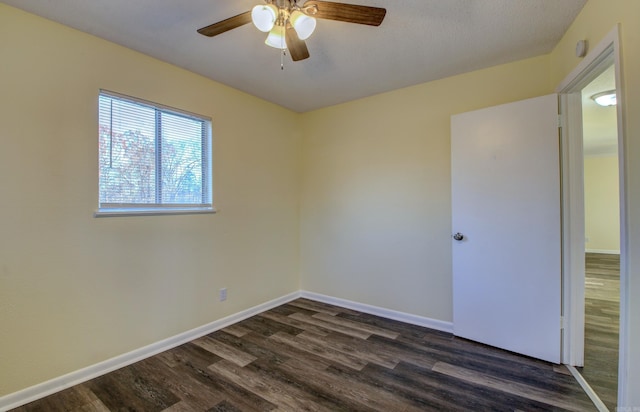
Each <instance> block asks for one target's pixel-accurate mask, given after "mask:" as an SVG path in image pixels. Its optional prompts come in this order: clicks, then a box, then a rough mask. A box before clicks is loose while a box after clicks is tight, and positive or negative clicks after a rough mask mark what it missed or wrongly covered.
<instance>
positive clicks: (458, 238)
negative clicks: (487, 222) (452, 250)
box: [453, 232, 464, 242]
mask: <svg viewBox="0 0 640 412" xmlns="http://www.w3.org/2000/svg"><path fill="white" fill-rule="evenodd" d="M462 239H464V235H463V234H462V233H460V232H458V233H456V234H455V235H453V240H457V241H458V242H459V241H461V240H462Z"/></svg>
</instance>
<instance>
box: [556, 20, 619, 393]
mask: <svg viewBox="0 0 640 412" xmlns="http://www.w3.org/2000/svg"><path fill="white" fill-rule="evenodd" d="M612 63H613V64H614V65H615V79H616V94H617V101H618V106H617V123H618V125H617V126H618V162H619V171H618V172H619V179H620V181H619V184H620V335H619V336H620V337H619V342H620V343H619V362H618V404H619V405H624V404H625V403H624V400H625V399H627V393H626V380H627V375H628V364H627V359H628V354H627V353H628V348H627V345H626V342H627V339H626V336H627V333H628V327H627V322H628V314H629V298H628V292H627V291H628V282H629V275H628V270H627V268H628V235H627V233H628V218H627V203H626V199H627V190H626V183H625V182H626V181H627V179H626V173H625V170H626V169H625V164H626V156H625V141H626V139H625V133H624V128H625V127H624V126H625V122H624V119H625V105H624V90H625V89H624V82H623V76H622V74H623V73H622V64H621V63H622V62H621V53H620V35H619V25H616V26H615V27H614V28H613V29H612V30H611V31H610V32H609V33H608V34H607V35H606V36H605V37H604V39H603V40H602V41H600V43H598V45H596V47H594V48H593V50H592V51H591V52H590V53H589V54H588V55H587V56H586V57H585V58H584V59H583V60H582V61H581V62H580V64H578V66H577V67H576V68H575V69H574V70H573V71H572V72H571V73H570V74H569V75H568V76H567V77H566V78H565V79H564V80H563V81H562V82H561V83H560V85H559V86H558V87H557V88H556V92H557V93H558V94H559V99H560V113H561V116H560V119H561V125H562V127H561V129H562V132H561V159H562V165H561V170H562V178H561V182H562V216H563V220H562V228H563V235H562V241H563V246H562V248H563V268H562V270H563V293H562V296H563V305H562V306H563V319H564V322H563V327H564V329H563V344H562V346H563V351H562V362H563V363H565V364H567V365H571V366H582V365H583V363H584V320H585V319H584V317H585V316H584V277H585V276H584V270H585V268H584V253H585V252H584V247H585V234H584V233H585V228H584V226H585V221H584V177H583V173H584V171H583V148H582V101H581V97H580V91H581V90H582V89H583V88H584V87H585V86H586V85H587V84H588V83H590V82H591V81H592V80H593V79H595V78H596V77H597V76H598V75H599V74H600V73H601V72H602V71H603V70H604V69H605V68H606V67H609V66H610V65H611V64H612Z"/></svg>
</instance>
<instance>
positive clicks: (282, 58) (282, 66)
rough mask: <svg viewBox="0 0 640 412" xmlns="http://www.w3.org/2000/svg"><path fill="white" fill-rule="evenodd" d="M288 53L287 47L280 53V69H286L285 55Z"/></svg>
mask: <svg viewBox="0 0 640 412" xmlns="http://www.w3.org/2000/svg"><path fill="white" fill-rule="evenodd" d="M286 54H287V49H282V54H281V55H280V70H284V56H285V55H286Z"/></svg>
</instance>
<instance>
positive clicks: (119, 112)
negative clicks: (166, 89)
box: [98, 91, 213, 214]
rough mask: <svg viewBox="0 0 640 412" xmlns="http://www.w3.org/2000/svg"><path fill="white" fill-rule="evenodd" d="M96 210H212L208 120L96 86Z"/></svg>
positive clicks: (209, 124) (127, 211)
mask: <svg viewBox="0 0 640 412" xmlns="http://www.w3.org/2000/svg"><path fill="white" fill-rule="evenodd" d="M98 111H99V132H98V136H99V145H98V148H99V168H100V171H99V209H98V214H100V213H101V212H102V213H105V212H106V213H108V212H112V213H113V212H116V213H120V212H121V213H137V212H142V213H153V212H154V211H155V212H169V211H174V212H179V211H186V212H188V211H212V210H213V206H212V193H211V191H212V190H211V149H210V148H211V121H210V120H209V119H208V118H204V117H201V116H197V115H194V114H191V113H187V112H183V111H179V110H176V109H170V108H167V107H164V106H161V105H157V104H154V103H149V102H145V101H141V100H138V99H135V98H131V97H126V96H122V95H119V94H115V93H112V92H106V91H101V92H100V96H99V110H98Z"/></svg>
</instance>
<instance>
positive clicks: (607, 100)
mask: <svg viewBox="0 0 640 412" xmlns="http://www.w3.org/2000/svg"><path fill="white" fill-rule="evenodd" d="M591 98H592V99H593V100H594V101H595V102H596V103H597V104H598V105H600V106H603V107H607V106H615V105H616V104H617V103H618V99H617V97H616V91H615V90H609V91H606V92H602V93H598V94H594V95H593V96H591Z"/></svg>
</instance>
